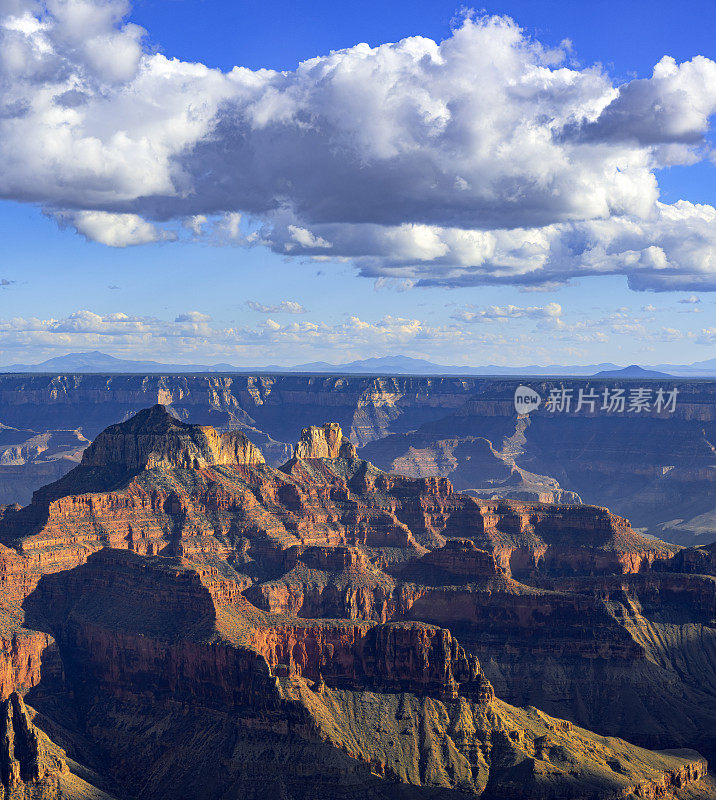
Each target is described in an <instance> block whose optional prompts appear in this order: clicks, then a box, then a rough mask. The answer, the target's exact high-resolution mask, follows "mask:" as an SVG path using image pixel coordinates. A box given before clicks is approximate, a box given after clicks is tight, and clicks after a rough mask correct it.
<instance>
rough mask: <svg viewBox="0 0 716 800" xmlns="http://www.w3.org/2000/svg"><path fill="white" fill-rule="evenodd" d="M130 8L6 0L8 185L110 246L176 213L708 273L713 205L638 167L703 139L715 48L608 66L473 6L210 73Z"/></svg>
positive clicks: (701, 279) (309, 232)
mask: <svg viewBox="0 0 716 800" xmlns="http://www.w3.org/2000/svg"><path fill="white" fill-rule="evenodd" d="M128 12H129V7H128V4H127V3H126V2H124V0H46V2H31V0H0V196H2V197H5V198H11V199H15V200H21V201H27V202H34V203H38V204H41V205H42V206H43V208H45V209H46V210H47V212H48V214H50V215H53V216H55V217H56V218H57V219H58V220H59V221H60V223H61V224H63V225H71V226H73V227H74V228H76V229H77V231H78V232H80V233H81V234H83V235H84V236H85V237H87V238H90V239H93V240H96V241H99V242H102V243H104V244H106V245H111V246H125V245H131V244H145V243H148V242H154V241H158V240H161V239H172V238H177V237H178V238H182V237H184V236H186V235H188V234H187V231H192V232H193V235H195V236H206V235H213V236H215V237H216V236H222V237H223V238H224V239H225V240H226V241H234V242H238V243H242V244H245V245H260V244H263V245H265V246H268V247H270V248H272V249H273V250H274V251H276V252H279V253H282V254H286V255H290V256H298V257H308V258H316V259H320V260H332V259H339V258H340V259H350V260H351V261H352V262H353V263H355V264H356V266H357V268H358V269H359V270H360V272H361V273H362V274H364V275H366V276H371V277H375V278H388V279H391V278H395V279H398V280H402V281H410V282H414V283H418V284H427V285H431V284H433V285H435V284H437V285H446V286H460V285H471V284H480V283H512V284H521V285H526V286H529V285H535V286H537V285H542V284H547V285H552V284H555V283H560V282H564V281H566V280H568V279H569V278H570V277H574V276H579V275H595V274H622V275H626V276H627V277H628V279H629V283H630V285H631V286H632V288H635V289H654V290H669V289H689V290H691V289H704V290H709V289H716V211H715V210H714V208H713V207H711V206H707V205H696V204H692V203H689V202H687V201H685V200H684V201H681V202H679V203H676V204H673V205H667V204H664V203H661V202H660V201H659V189H658V185H657V181H656V178H655V175H654V170H656V169H658V168H660V167H664V166H668V165H674V164H691V163H694V162H695V161H698V160H700V159H703V158H707V157H708V156H709V152H708V146H707V140H706V134H707V133H708V129H709V119H710V116H711V115H713V114H714V112H715V111H716V62H714V61H712V60H709V59H707V58H704V57H701V56H696V57H695V58H693V59H692V60H691V61H688V62H685V63H683V64H677V63H675V62H674V61H673V59H671V58H669V57H664V58H663V59H662V60H661V61H660V62H659V63H658V64H657V65H656V66H655V68H654V71H653V74H652V76H651V77H650V78H648V79H642V80H633V81H631V82H629V83H626V84H624V85H622V86H618V87H615V86H614V84H613V82H612V80H611V79H610V77H609V76H608V75H607V74H606V73H605V72H603V71H602V70H600V69H597V68H586V69H580V68H574V67H569V66H566V54H565V53H564V52H562V51H560V50H550V49H546V48H544V47H542V46H541V45H540V44H539V43H538V42H535V41H533V40H531V39H529V38H527V37H526V36H525V35H524V34H523V32H522V31H521V30H520V29H519V28H518V27H517V25H516V24H515V23H514V22H512V21H511V20H509V19H506V18H497V17H485V18H476V19H469V18H468V19H466V20H465V21H464V22H463V24H462V25H461V26H460V27H459V28H457V29H456V30H454V32H453V33H452V35H451V36H450V37H449V38H448V39H446V40H445V41H443V42H441V43H439V44H438V43H436V42H434V41H432V40H430V39H426V38H422V37H413V38H410V39H405V40H403V41H401V42H398V43H396V44H386V45H382V46H380V47H377V48H370V47H368V46H367V45H364V44H360V45H357V46H355V47H353V48H350V49H348V50H341V51H337V52H333V53H331V54H330V55H327V56H322V57H317V58H314V59H311V60H309V61H306V62H303V63H302V64H300V65H299V67H298V68H297V69H296V70H295V71H292V72H275V71H271V70H259V71H251V70H248V69H244V68H241V67H236V68H234V69H233V70H231V71H230V72H228V73H222V72H221V71H219V70H215V69H209V68H207V67H206V66H204V65H202V64H195V63H186V62H181V61H178V60H176V59H169V58H166V57H165V56H164V55H161V54H157V53H152V52H150V51H149V50H148V49H147V48H146V47H145V46H144V33H145V32H144V31H143V30H142V29H141V28H139V27H138V26H136V25H133V24H131V23H127V22H126V19H127V14H128ZM239 214H242V215H244V216H245V218H247V219H249V220H251V221H252V222H251V232H250V233H249V232H248V231H247V230H246V229H244V230H243V231H242V229H241V225H240V224H239V219H240V217H239Z"/></svg>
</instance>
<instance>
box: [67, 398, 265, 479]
mask: <svg viewBox="0 0 716 800" xmlns="http://www.w3.org/2000/svg"><path fill="white" fill-rule="evenodd" d="M263 463H264V458H263V456H262V455H261V451H260V450H259V449H258V447H256V446H255V445H254V444H252V443H251V442H250V441H249V440H248V439H247V438H246V436H244V434H243V433H241V432H240V431H228V432H227V433H219V432H218V431H216V430H215V429H214V428H212V427H210V426H208V425H207V426H202V425H189V424H187V423H185V422H181V421H180V420H178V419H176V418H175V417H173V416H172V415H171V414H170V413H169V412H168V411H167V409H166V407H165V406H163V405H160V404H157V405H155V406H152V407H151V408H147V409H144V410H143V411H140V412H139V413H138V414H136V415H135V416H134V417H132V418H131V419H128V420H127V421H126V422H120V423H119V424H117V425H110V427H109V428H107V429H106V430H104V431H103V432H102V433H100V434H99V436H98V437H97V438H96V439H95V440H94V442H93V443H92V444H91V445H90V446H89V447H88V448H87V450H85V453H84V455H83V457H82V462H81V467H115V468H117V467H119V468H123V469H126V470H128V471H135V470H143V469H155V468H168V469H171V468H177V467H178V468H183V469H200V468H202V467H210V466H220V465H225V466H234V465H238V464H247V465H256V464H263Z"/></svg>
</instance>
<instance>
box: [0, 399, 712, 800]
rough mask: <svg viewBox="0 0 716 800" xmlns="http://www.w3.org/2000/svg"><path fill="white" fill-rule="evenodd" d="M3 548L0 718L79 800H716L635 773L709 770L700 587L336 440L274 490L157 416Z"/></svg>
mask: <svg viewBox="0 0 716 800" xmlns="http://www.w3.org/2000/svg"><path fill="white" fill-rule="evenodd" d="M0 541H1V542H2V543H3V549H2V552H0V556H2V558H0V582H1V583H2V586H3V588H4V590H5V594H4V598H5V603H4V608H3V619H4V621H5V627H4V632H5V633H4V635H5V637H6V639H5V641H6V642H7V643H8V648H9V649H8V653H7V657H6V659H5V662H4V663H5V666H4V667H3V669H2V679H3V691H4V694H5V696H6V697H9V698H10V699H11V703H12V702H13V701H12V698H13V697H14V695H13V692H19V693H25V698H26V701H27V703H28V707H27V714H28V715H30V716H32V715H33V714H35V711H36V712H37V713H36V716H35V717H34V719H33V725H35V727H36V728H38V730H41V731H45V734H46V736H49V739H48V741H50V740H55V741H57V742H58V745H61V747H62V751H63V753H64V754H63V753H60V755H59V756H58V759H59V760H58V762H57V763H58V764H59V766H57V768H56V769H55V768H53V769H54V772H53V773H52V774H53V775H54V774H57V775H62V774H66V773H67V770H69V774H71V775H73V776H80V777H81V778H82V780H84V781H85V783H86V784H87V786H88V787H89V788H86V787H85V788H86V796H88V797H91V796H92V795H91V793H90V792H91V791H96V792H109V793H110V794H113V795H115V796H123V797H124V796H126V797H133V798H142V799H143V798H152V799H153V800H154V799H155V798H156V799H158V800H163V798H166V800H170V798H171V800H177V799H178V798H187V799H188V798H194V797H197V796H202V797H206V798H207V800H213V798H216V800H219V798H223V797H229V796H237V797H242V798H252V797H256V798H258V797H265V796H267V792H268V793H269V794H270V793H273V795H275V796H278V797H284V798H286V799H287V800H309V798H313V797H316V796H320V795H325V796H331V797H337V798H343V797H345V798H346V800H347V798H348V797H351V798H359V799H360V798H365V800H368V798H384V799H385V800H388V799H389V798H390V800H398V799H399V798H407V797H415V798H418V797H421V798H427V797H438V796H441V797H445V798H448V797H454V798H456V800H457V798H458V797H465V796H475V795H481V796H483V797H484V798H485V799H486V800H488V798H495V800H496V798H498V797H499V798H503V797H507V798H514V800H527V799H528V798H529V799H530V800H531V798H534V797H540V798H543V799H544V800H548V799H549V798H554V800H558V799H559V800H564V799H566V798H575V800H576V799H577V798H585V797H587V798H590V800H602V799H603V800H607V798H609V799H610V800H611V798H627V797H629V796H641V797H662V796H663V797H667V796H669V795H670V794H671V795H673V796H675V797H682V798H683V800H686V798H687V797H691V798H704V800H705V798H707V797H709V796H710V795H711V794H712V792H713V789H714V784H713V783H710V778H708V776H706V774H705V770H706V764H705V760H704V758H703V757H702V755H700V754H699V753H698V752H695V751H694V750H690V749H687V750H682V751H679V752H658V753H657V752H653V751H650V750H645V749H642V747H643V745H649V746H652V747H657V748H659V749H663V748H673V747H680V748H689V747H692V746H694V745H698V746H699V747H700V748H701V749H702V750H704V749H705V750H708V748H709V747H711V746H712V744H713V742H712V740H711V739H710V731H712V730H713V729H714V726H713V724H712V722H713V720H714V719H716V716H715V715H714V695H716V681H714V682H713V684H711V683H710V681H711V678H710V672H709V671H708V670H705V669H704V664H706V663H708V661H709V659H712V656H713V651H712V649H711V648H712V644H713V642H714V639H713V636H712V633H713V631H714V627H713V618H714V615H715V609H716V603H715V602H714V586H716V583H714V580H713V578H711V577H709V576H704V575H699V574H693V569H691V568H692V567H693V566H694V565H695V564H699V565H700V564H702V563H703V560H702V558H701V556H693V557H687V556H684V555H681V554H680V553H679V552H678V548H675V547H673V546H669V545H666V544H665V543H663V542H660V541H657V540H653V539H648V538H645V537H643V536H640V535H639V534H637V533H635V532H634V531H633V530H632V529H631V527H630V525H629V523H628V522H627V521H626V520H625V519H623V518H621V517H618V516H616V515H613V514H611V513H610V512H609V511H608V510H607V509H605V508H600V507H594V506H581V505H555V504H546V503H539V502H524V501H517V500H504V501H503V500H487V499H479V498H475V497H471V496H468V495H463V494H459V493H456V492H455V491H454V490H453V487H452V485H451V483H450V482H449V481H448V480H446V479H445V478H441V477H438V476H433V477H426V478H409V477H404V476H398V475H389V474H387V473H385V472H382V471H381V470H379V469H377V468H376V467H374V466H373V465H372V464H370V463H368V462H366V461H363V460H361V459H360V458H358V457H357V454H356V451H355V448H353V446H352V444H351V443H350V441H348V439H346V437H344V436H343V434H342V431H341V428H340V426H339V425H337V424H327V425H324V426H322V427H309V428H307V429H306V430H304V431H303V432H302V435H301V439H300V441H299V443H298V445H297V446H296V448H295V450H294V455H293V457H291V458H290V459H289V460H288V461H287V462H286V463H285V464H284V465H283V466H282V467H281V468H280V469H276V468H274V467H271V466H268V465H267V464H266V463H264V461H263V458H262V457H261V455H260V453H259V452H258V450H257V449H256V448H255V447H254V446H253V445H252V444H251V443H250V441H249V440H248V439H247V438H246V437H245V436H244V435H243V434H242V433H240V432H236V431H235V432H231V433H224V434H219V433H217V432H216V431H214V430H213V429H211V428H208V427H207V426H192V425H188V424H186V423H183V422H181V421H178V420H177V419H176V418H175V417H174V416H173V415H171V414H170V413H169V412H168V411H167V410H166V409H165V408H163V407H162V406H154V407H152V408H150V409H147V410H145V411H142V412H140V413H139V414H137V415H136V416H135V417H133V418H132V419H130V420H128V421H127V422H125V423H122V424H119V425H114V426H111V427H110V428H109V429H107V430H106V431H105V432H104V433H102V434H100V435H99V436H97V437H96V439H95V441H94V443H93V445H92V446H91V447H90V448H89V449H88V450H87V451H86V452H85V455H84V456H83V459H82V462H81V463H80V464H79V465H78V466H77V467H76V468H75V469H74V470H73V471H72V472H70V473H69V474H68V475H66V476H65V477H64V478H62V479H61V480H60V481H58V482H56V483H55V484H54V485H51V486H48V487H46V488H44V489H42V490H40V491H38V492H36V494H35V497H34V499H33V502H32V503H31V504H30V505H29V506H28V507H26V508H6V509H4V510H3V512H2V513H1V514H0ZM688 572H691V574H687V573H688ZM697 631H698V635H697ZM13 648H14V649H13ZM714 663H716V660H715V661H714ZM587 665H588V666H587ZM699 669H701V670H702V674H703V675H704V676H706V677H705V683H706V684H707V685H700V686H697V683H698V677H697V675H698V671H699ZM702 683H703V682H702ZM493 684H494V685H495V686H497V687H498V688H499V691H498V697H499V695H500V693H502V694H503V695H506V698H507V700H508V702H507V703H506V702H504V700H500V699H496V697H495V691H494V688H493ZM540 691H541V695H540ZM518 695H519V700H520V702H521V703H524V704H525V705H527V706H529V707H527V708H524V709H523V708H517V707H515V706H513V705H510V704H509V702H510V701H513V700H514V699H515V698H516V697H517V696H518ZM607 699H609V700H610V701H611V702H610V703H606V702H605V701H606V700H607ZM542 700H543V701H544V702H543V703H542V706H544V708H545V711H546V712H547V713H544V711H538V710H537V709H535V708H533V707H531V706H534V705H540V702H541V701H542ZM667 700H668V702H667ZM660 706H662V707H661V708H660ZM609 708H618V709H627V710H633V709H639V711H640V713H638V714H633V718H631V719H630V718H629V715H628V714H626V713H622V714H610V713H604V711H605V709H609ZM13 709H14V706H13ZM600 709H601V710H602V712H603V713H601V714H600V713H599V711H600ZM13 713H14V712H13ZM18 713H19V712H18ZM565 717H566V718H567V719H565ZM569 718H571V721H570V719H569ZM585 718H586V719H588V720H589V721H590V722H594V727H596V728H597V729H598V731H599V734H602V735H599V734H594V733H590V732H589V731H587V730H585V729H582V728H579V727H578V726H577V725H575V724H574V723H575V722H578V723H582V722H583V721H584V719H585ZM19 719H20V717H18V720H19ZM13 724H14V723H13ZM26 727H27V726H26ZM13 730H15V728H13ZM23 730H24V729H23ZM28 730H29V728H28ZM603 735H604V736H607V737H608V738H603ZM614 736H625V737H626V738H628V739H631V740H632V741H633V743H628V742H627V741H622V740H620V739H616V738H613V737H614ZM37 737H38V738H37V741H40V739H41V736H40V734H39V733H38V734H37ZM26 739H27V737H26ZM30 739H32V737H30ZM27 740H28V741H29V739H27ZM23 741H24V740H23ZM33 741H34V740H33ZM42 741H44V739H43V740H42ZM49 746H50V745H48V747H49ZM52 746H54V745H52ZM58 749H59V748H58ZM24 752H25V751H23V756H22V758H21V759H20V761H21V762H22V763H25V762H24V761H23V759H25V755H24ZM63 759H64V761H63ZM6 760H7V763H8V764H12V759H11V758H9V757H8V759H6ZM25 761H26V759H25ZM28 763H29V762H28ZM63 763H64V764H65V765H67V770H65V769H64V767H62V764H63ZM75 764H76V765H78V766H76V767H75V766H73V765H75ZM130 764H131V765H132V768H131V769H129V768H128V765H130ZM23 769H24V770H25V775H26V776H27V781H26V779H25V778H24V777H23V778H22V780H23V781H25V782H28V781H29V784H31V785H33V784H32V782H33V781H35V782H37V780H38V779H37V778H36V777H33V776H34V775H35V772H33V771H32V770H29V771H28V770H27V769H26V767H17V768H15V767H12V766H10V767H8V770H9V771H7V774H8V775H9V774H10V773H11V772H13V770H15V771H16V772H17V771H18V770H19V771H20V772H19V773H18V774H21V773H22V770H23ZM3 774H5V773H3ZM13 774H14V773H13ZM43 774H44V773H43ZM47 774H48V775H49V774H50V773H49V772H48V773H47ZM38 775H39V772H38ZM267 776H268V777H267ZM21 777H22V775H21ZM53 780H54V779H53ZM57 781H58V783H57V785H58V786H61V784H62V782H61V780H60V778H59V777H58V778H57ZM17 786H19V784H17ZM92 787H96V789H92ZM18 791H19V790H18ZM23 791H24V789H23ZM43 791H44V789H43ZM53 791H54V790H53ZM68 791H69V790H68ZM18 796H24V795H18ZM27 796H28V797H29V796H34V795H29V794H28V795H27ZM38 796H40V797H43V796H44V795H41V794H40V795H38ZM47 796H48V797H50V796H54V795H47ZM57 796H62V795H57ZM67 796H72V795H69V794H68V795H67ZM97 796H98V797H101V796H102V795H101V794H98V795H97Z"/></svg>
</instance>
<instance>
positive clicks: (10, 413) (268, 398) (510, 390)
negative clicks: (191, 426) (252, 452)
mask: <svg viewBox="0 0 716 800" xmlns="http://www.w3.org/2000/svg"><path fill="white" fill-rule="evenodd" d="M522 382H524V380H523V381H522ZM528 382H529V383H530V385H531V386H532V387H533V388H534V389H536V390H537V391H538V392H539V393H540V395H541V396H542V397H543V398H546V397H547V396H548V395H549V393H550V391H551V390H553V389H557V390H561V389H562V388H564V390H565V392H566V394H567V395H569V396H570V397H571V400H570V406H569V410H568V411H565V412H559V413H550V412H549V411H547V410H545V408H544V405H543V406H542V407H541V408H540V409H538V410H537V411H535V412H533V413H532V414H530V415H529V417H527V418H524V417H518V416H517V415H516V413H515V410H514V406H513V403H512V398H513V395H514V392H515V388H516V386H517V385H518V384H519V383H520V381H517V380H506V379H499V380H498V379H490V378H415V377H394V378H386V377H371V376H355V375H353V376H308V375H261V376H255V375H231V376H210V375H202V376H191V375H180V376H161V375H150V376H141V375H110V376H106V375H105V376H101V375H57V376H46V375H45V376H43V375H24V376H23V375H3V376H0V407H1V408H2V412H1V413H0V424H4V426H5V430H6V431H7V433H8V435H9V436H10V438H12V436H15V434H13V432H12V430H9V429H8V427H7V426H13V427H14V428H16V429H31V430H29V431H27V434H26V438H28V441H29V439H31V438H32V437H37V436H40V437H42V436H45V435H47V433H48V432H52V431H56V432H60V430H61V429H62V430H72V429H78V430H79V431H80V432H81V434H82V435H84V436H85V437H87V438H88V439H92V438H94V437H95V436H96V435H97V434H98V433H100V432H101V431H102V430H103V429H104V428H106V427H107V426H108V425H111V424H113V423H117V422H120V421H122V420H125V419H127V418H128V417H130V416H131V415H132V414H134V413H136V412H137V411H139V410H140V409H142V408H145V407H147V406H151V405H153V404H155V403H162V404H165V405H167V406H169V407H170V408H171V409H172V413H173V414H174V415H175V416H177V417H178V418H181V419H182V420H184V421H189V422H192V423H197V424H200V425H212V426H214V427H216V428H219V429H221V430H234V429H236V430H241V431H242V432H243V433H244V434H245V435H246V436H247V437H248V438H249V440H250V441H251V442H253V443H254V444H256V445H257V446H258V447H259V448H260V449H261V451H262V453H263V455H264V457H265V458H266V460H267V462H268V463H269V464H271V465H272V466H278V465H280V464H282V463H284V462H285V461H286V460H287V459H288V458H290V456H291V455H292V447H293V443H294V442H295V441H296V440H297V439H298V438H299V436H300V432H301V429H302V428H304V427H306V426H308V425H311V424H313V423H315V421H316V420H317V419H325V418H330V419H334V420H337V421H338V422H339V424H340V425H341V427H342V428H343V430H344V431H346V433H347V435H348V437H349V438H350V439H351V440H352V441H353V442H355V443H356V445H358V446H359V447H363V446H365V447H366V448H367V449H366V450H365V452H363V453H362V456H363V457H364V458H367V459H368V460H370V461H372V462H373V463H375V464H377V465H378V466H379V467H381V468H383V469H385V470H388V471H395V472H397V473H400V474H407V475H409V476H411V477H415V478H420V477H429V476H437V475H440V476H448V477H450V479H451V480H452V481H453V483H454V485H455V486H456V488H458V489H460V490H473V491H474V492H475V493H476V494H477V495H478V496H480V497H484V498H487V499H492V498H495V497H501V498H504V497H509V498H514V499H517V500H528V501H532V500H538V501H546V502H559V503H575V502H579V500H580V498H581V499H583V500H585V501H586V502H588V503H597V504H599V505H607V506H609V507H610V508H612V510H614V511H616V512H617V513H619V514H621V515H623V516H627V517H629V518H630V519H631V520H632V523H633V524H634V525H635V527H637V528H639V529H644V530H645V531H647V532H648V533H650V534H652V535H655V536H658V537H660V538H664V539H667V540H669V541H674V542H677V543H679V544H685V545H691V544H709V543H710V542H711V541H713V539H714V538H716V494H715V489H714V487H715V486H716V479H715V478H714V476H715V475H716V460H715V456H714V442H715V441H716V430H715V429H714V425H715V424H716V422H715V420H716V384H715V383H714V382H713V381H712V382H708V381H699V380H693V381H689V380H684V379H678V380H672V381H669V382H667V383H668V385H667V383H665V384H664V387H662V388H666V389H669V390H671V389H672V388H676V389H677V391H678V399H677V404H676V408H675V409H674V411H673V413H666V412H658V411H656V410H655V409H654V408H650V409H649V410H647V411H645V412H644V413H639V414H635V413H629V412H628V411H626V410H625V411H624V412H608V411H604V410H602V409H601V405H602V404H601V401H600V402H598V403H596V404H595V406H594V410H593V411H590V406H589V405H586V406H585V407H584V408H581V409H580V410H579V411H577V405H578V400H577V398H578V396H579V392H580V390H581V391H583V392H586V393H587V395H588V394H589V393H590V392H594V393H596V396H597V397H599V398H601V397H602V393H603V392H604V390H605V389H606V390H609V391H612V390H613V389H615V388H620V389H622V390H623V391H624V392H625V396H626V397H628V393H629V391H631V390H632V389H634V388H638V383H635V382H634V381H632V382H629V381H628V380H626V381H618V380H609V381H607V380H596V379H593V380H591V381H590V380H585V379H566V380H561V381H545V380H538V381H528ZM654 388H658V386H657V385H656V384H655V385H654ZM626 408H627V406H625V409H626ZM51 435H52V436H55V434H54V433H52V434H51ZM6 438H7V437H6ZM15 438H17V437H16V436H15ZM2 441H3V436H2V435H0V448H2ZM8 441H9V440H8ZM23 441H24V439H23ZM14 442H15V439H13V443H14ZM80 449H81V448H80ZM67 456H68V458H75V459H76V458H78V457H79V455H78V453H75V455H70V452H69V451H68V453H67ZM72 466H73V464H72V463H71V461H68V460H67V458H65V457H62V458H57V459H54V458H51V457H50V456H47V455H40V456H38V457H36V458H35V457H32V458H30V459H29V460H27V463H26V464H22V465H21V464H13V465H7V466H3V465H2V464H0V502H6V503H12V502H21V503H26V502H27V501H28V500H29V498H30V495H31V493H32V490H33V489H35V488H39V487H40V486H42V485H44V484H45V483H47V482H49V481H51V480H53V479H55V478H56V477H59V475H61V474H62V473H63V472H66V471H68V470H69V469H71V468H72Z"/></svg>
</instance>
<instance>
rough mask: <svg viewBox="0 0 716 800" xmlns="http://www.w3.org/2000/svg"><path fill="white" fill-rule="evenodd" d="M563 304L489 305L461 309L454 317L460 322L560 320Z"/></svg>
mask: <svg viewBox="0 0 716 800" xmlns="http://www.w3.org/2000/svg"><path fill="white" fill-rule="evenodd" d="M561 316H562V306H561V305H560V304H559V303H547V305H544V306H526V307H523V306H514V305H506V306H488V307H487V308H483V309H479V310H476V311H471V310H465V311H459V312H456V313H455V314H453V315H452V319H455V320H458V321H459V322H470V323H474V322H507V321H509V320H514V319H538V320H545V319H547V320H559V318H560V317H561Z"/></svg>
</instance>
